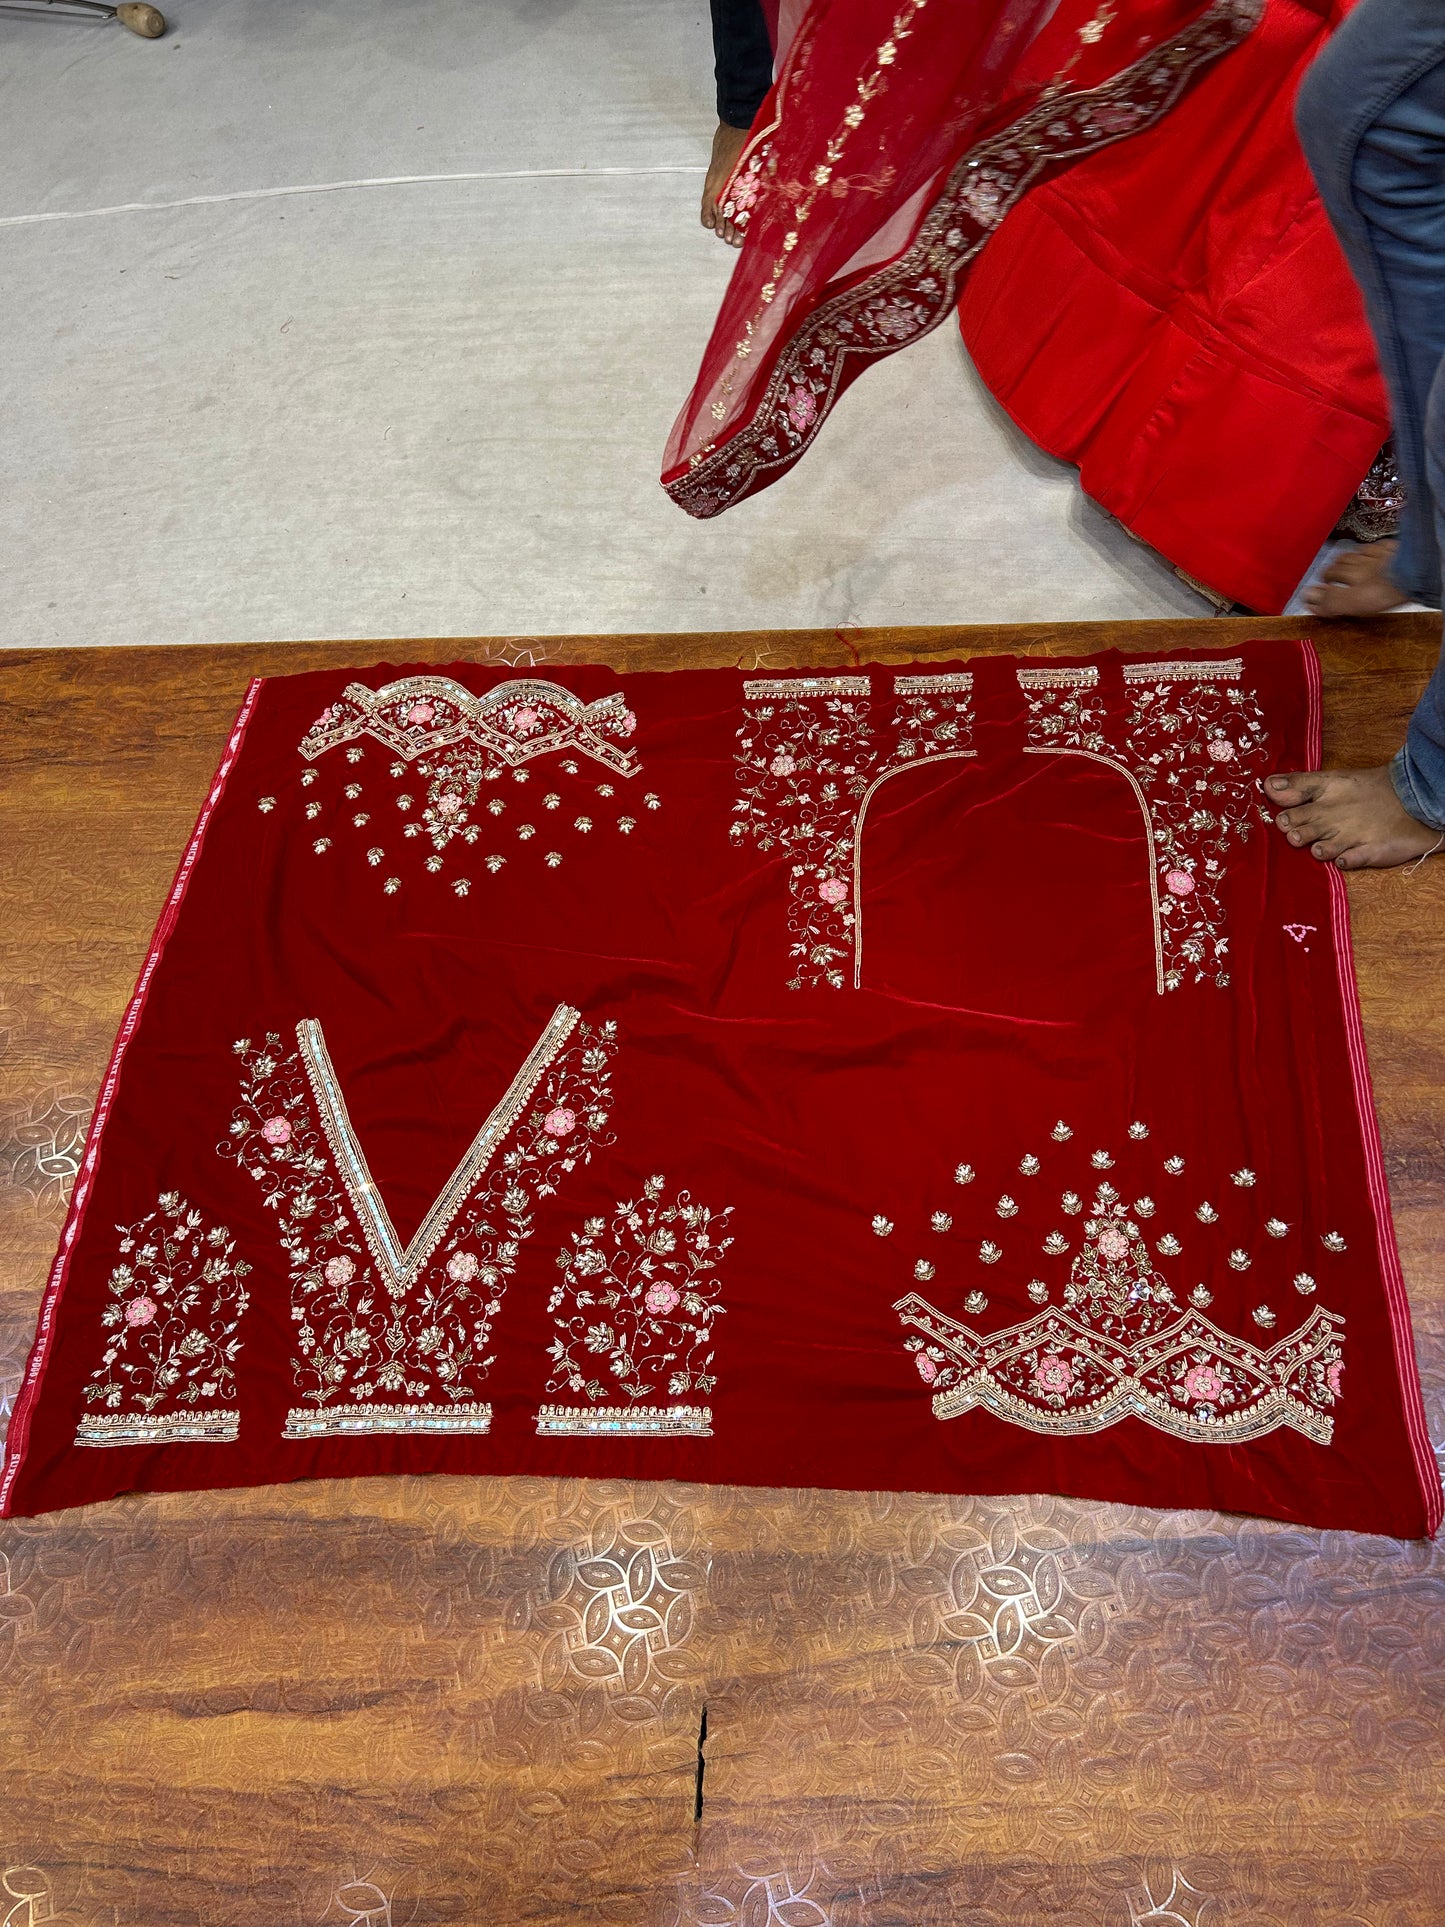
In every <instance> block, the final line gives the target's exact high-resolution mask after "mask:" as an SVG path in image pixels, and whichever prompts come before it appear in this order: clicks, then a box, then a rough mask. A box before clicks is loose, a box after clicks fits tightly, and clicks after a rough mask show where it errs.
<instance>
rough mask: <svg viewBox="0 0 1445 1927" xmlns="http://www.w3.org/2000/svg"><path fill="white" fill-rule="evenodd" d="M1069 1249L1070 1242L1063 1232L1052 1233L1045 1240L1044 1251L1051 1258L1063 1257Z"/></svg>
mask: <svg viewBox="0 0 1445 1927" xmlns="http://www.w3.org/2000/svg"><path fill="white" fill-rule="evenodd" d="M1068 1248H1069V1241H1068V1239H1067V1238H1066V1237H1065V1236H1064V1234H1063V1232H1062V1231H1051V1232H1050V1233H1049V1235H1048V1237H1047V1238H1045V1239H1044V1250H1045V1251H1047V1252H1048V1254H1049V1256H1050V1257H1051V1258H1059V1257H1062V1256H1063V1254H1064V1253H1065V1252H1066V1251H1067V1250H1068Z"/></svg>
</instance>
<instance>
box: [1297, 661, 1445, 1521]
mask: <svg viewBox="0 0 1445 1927" xmlns="http://www.w3.org/2000/svg"><path fill="white" fill-rule="evenodd" d="M1300 649H1301V651H1302V653H1303V656H1304V664H1305V680H1306V683H1307V686H1308V689H1309V719H1308V732H1309V741H1308V745H1307V747H1308V752H1309V755H1308V762H1307V765H1306V767H1307V768H1309V769H1318V768H1319V767H1320V761H1321V757H1322V754H1323V730H1322V727H1321V724H1322V704H1321V700H1320V663H1319V657H1318V656H1317V655H1316V654H1315V650H1314V645H1313V643H1310V642H1302V643H1301V644H1300ZM1325 867H1326V869H1327V871H1328V873H1329V883H1330V936H1331V939H1332V941H1333V944H1334V952H1335V970H1336V974H1337V975H1338V978H1339V984H1340V1005H1341V1008H1342V1009H1343V1011H1344V1018H1345V1040H1346V1044H1347V1046H1348V1048H1349V1053H1350V1072H1351V1075H1352V1077H1353V1078H1354V1085H1355V1114H1356V1116H1357V1117H1358V1119H1359V1124H1360V1142H1361V1144H1362V1146H1363V1147H1364V1153H1365V1176H1366V1180H1367V1182H1368V1184H1369V1187H1370V1203H1371V1206H1372V1207H1373V1210H1374V1213H1375V1240H1376V1245H1377V1248H1378V1250H1379V1254H1380V1274H1381V1276H1382V1277H1383V1279H1384V1281H1385V1303H1386V1305H1387V1306H1388V1308H1389V1313H1390V1337H1391V1339H1392V1341H1393V1343H1394V1347H1395V1375H1396V1377H1397V1378H1398V1379H1399V1382H1400V1396H1401V1401H1402V1404H1403V1407H1404V1412H1405V1430H1406V1432H1407V1433H1408V1434H1409V1438H1410V1450H1411V1451H1412V1453H1413V1454H1414V1458H1415V1474H1416V1477H1417V1478H1418V1479H1419V1481H1420V1496H1421V1498H1422V1499H1423V1500H1424V1504H1425V1524H1426V1529H1427V1530H1428V1531H1429V1532H1430V1533H1431V1534H1433V1533H1434V1532H1435V1531H1436V1530H1437V1529H1438V1527H1439V1525H1440V1520H1441V1516H1442V1512H1445V1493H1442V1491H1441V1486H1440V1468H1439V1466H1438V1465H1437V1463H1436V1460H1435V1453H1434V1451H1433V1449H1432V1447H1431V1444H1430V1432H1429V1428H1428V1426H1427V1425H1426V1423H1425V1400H1424V1396H1423V1395H1422V1393H1421V1390H1420V1369H1419V1366H1418V1364H1417V1363H1416V1359H1415V1332H1414V1327H1413V1326H1412V1325H1411V1323H1410V1300H1409V1298H1408V1297H1407V1295H1406V1292H1405V1274H1404V1271H1403V1269H1402V1268H1401V1265H1400V1252H1399V1248H1398V1246H1397V1245H1396V1243H1395V1220H1394V1217H1393V1215H1392V1214H1391V1210H1390V1187H1389V1185H1388V1184H1387V1183H1386V1181H1385V1159H1384V1155H1383V1153H1382V1151H1381V1149H1380V1126H1379V1120H1378V1118H1377V1117H1376V1114H1375V1093H1374V1088H1373V1086H1372V1085H1371V1082H1370V1062H1369V1059H1368V1058H1367V1057H1366V1055H1365V1032H1364V1026H1363V1024H1362V1023H1361V1020H1360V993H1359V987H1358V985H1357V984H1356V982H1355V951H1354V944H1353V942H1352V940H1351V937H1350V897H1349V892H1348V890H1347V889H1346V888H1345V879H1344V877H1343V876H1342V875H1341V874H1340V872H1339V871H1338V870H1337V869H1336V868H1335V866H1334V864H1333V863H1330V864H1327V865H1326V866H1325Z"/></svg>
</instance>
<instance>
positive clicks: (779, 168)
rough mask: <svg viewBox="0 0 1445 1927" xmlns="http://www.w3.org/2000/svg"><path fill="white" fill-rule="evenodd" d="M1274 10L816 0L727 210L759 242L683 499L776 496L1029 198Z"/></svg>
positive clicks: (746, 250)
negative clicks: (839, 408)
mask: <svg viewBox="0 0 1445 1927" xmlns="http://www.w3.org/2000/svg"><path fill="white" fill-rule="evenodd" d="M786 11H789V10H788V9H785V12H786ZM1262 11H1263V0H1213V4H1212V5H1210V6H1208V7H1206V8H1204V9H1202V10H1201V9H1200V8H1199V6H1198V5H1197V4H1185V3H1184V0H1121V3H1120V4H1117V5H1115V4H1112V0H1102V4H1096V0H1058V4H1056V5H1054V4H1051V0H971V4H969V5H967V6H959V5H957V4H953V5H949V4H946V3H945V0H886V3H885V0H815V4H814V5H813V6H811V7H810V8H809V9H808V10H807V12H806V14H805V16H804V18H803V19H802V22H801V24H800V25H799V27H798V30H797V32H796V34H795V35H794V36H793V38H792V41H791V44H790V45H788V48H787V52H786V54H785V55H784V58H783V63H782V68H781V71H780V74H779V78H778V82H777V85H776V86H775V88H774V90H773V93H772V94H771V95H770V96H769V99H768V101H767V102H766V103H765V104H764V107H763V110H762V112H761V113H760V115H759V119H758V131H757V132H756V133H755V134H754V136H753V138H752V139H751V141H750V142H749V144H748V147H747V148H746V150H745V151H744V154H743V158H742V160H741V162H740V163H739V166H738V168H737V171H736V172H735V174H734V175H733V178H732V180H731V181H730V182H729V184H728V187H727V190H726V191H725V193H724V196H723V211H724V212H725V213H726V214H727V216H728V218H729V219H730V220H732V221H733V222H734V223H735V224H736V225H737V226H738V227H739V228H740V229H742V230H743V232H744V234H745V236H746V240H745V244H744V247H743V250H742V253H741V254H740V256H739V258H738V263H737V267H736V268H735V270H734V272H733V276H732V279H731V281H730V282H729V284H728V291H727V294H726V296H725V297H724V300H723V305H722V308H721V311H720V312H719V315H718V319H717V323H716V325H715V326H714V329H713V333H712V338H711V340H710V341H709V343H708V346H707V351H706V353H705V355H704V357H703V362H702V367H701V369H700V370H699V373H698V378H697V382H696V384H695V386H694V388H693V390H692V393H691V394H690V395H689V396H688V399H687V402H686V404H685V406H684V407H683V410H682V412H681V414H680V415H679V416H678V419H677V422H676V424H675V425H674V428H673V432H672V436H671V439H670V440H669V443H668V447H667V454H666V458H665V465H664V470H663V476H662V482H663V487H664V488H665V489H666V490H667V493H668V494H669V495H670V496H671V497H672V499H673V500H674V501H675V502H676V503H677V504H678V505H679V507H681V508H684V509H686V511H687V512H688V514H689V515H693V516H697V517H700V518H706V517H708V516H712V515H718V514H720V513H721V512H722V511H723V510H724V509H726V508H729V507H731V506H732V504H733V503H734V502H739V501H742V500H743V498H744V497H745V496H748V495H752V494H754V493H756V491H757V490H758V489H761V488H766V487H767V486H768V484H769V483H770V482H772V481H775V480H776V479H777V477H778V476H779V475H781V474H782V473H783V472H784V470H786V469H788V468H790V467H791V466H792V464H793V463H794V462H796V461H797V460H798V458H799V457H800V456H801V455H802V454H804V453H805V451H806V450H807V449H808V448H809V447H810V446H811V444H812V442H813V439H814V437H815V436H816V435H817V433H818V431H819V429H820V428H821V427H822V424H823V422H824V420H825V419H826V417H827V415H828V412H829V410H830V409H831V408H832V407H833V405H834V403H835V402H836V401H837V399H838V397H839V396H840V395H841V394H842V393H843V391H844V390H845V389H846V388H847V387H848V386H849V384H850V383H851V382H853V381H855V380H856V379H857V377H858V376H859V375H860V374H861V373H862V372H863V369H864V368H865V367H867V366H868V364H869V363H870V362H871V361H876V360H878V359H879V358H880V357H882V356H884V355H891V354H893V353H895V352H896V350H898V349H899V348H903V347H906V346H907V345H908V344H909V342H912V341H917V340H918V339H919V338H920V337H921V336H922V335H925V334H927V333H928V332H929V331H930V330H931V329H933V328H935V327H937V326H938V324H939V322H940V321H942V320H943V319H944V318H945V316H947V315H948V314H950V313H951V312H952V311H953V308H954V306H955V303H956V301H957V298H958V290H959V284H960V281H961V279H962V277H963V276H964V275H965V274H966V273H967V271H968V266H969V263H970V262H971V261H972V260H973V258H974V257H975V255H976V254H977V253H978V251H979V249H980V248H981V247H982V246H983V244H984V242H985V241H986V240H987V239H988V236H989V235H990V234H991V233H992V232H993V230H994V229H995V228H996V227H997V226H998V225H999V223H1000V222H1001V221H1002V220H1003V218H1004V215H1005V214H1006V213H1007V212H1008V210H1009V208H1010V207H1012V206H1013V205H1014V203H1015V202H1016V201H1017V200H1018V199H1019V197H1020V196H1021V195H1022V194H1023V193H1024V192H1025V191H1026V189H1028V188H1029V187H1031V186H1032V185H1034V183H1036V182H1037V181H1039V180H1041V179H1043V178H1045V177H1046V176H1047V175H1049V174H1051V173H1054V172H1057V171H1058V170H1059V169H1061V168H1064V167H1067V166H1068V165H1069V164H1070V163H1071V162H1073V161H1075V160H1078V159H1080V158H1081V157H1082V156H1083V155H1086V154H1090V153H1093V152H1095V151H1097V150H1098V149H1099V148H1101V147H1105V146H1108V145H1110V144H1111V143H1113V142H1114V141H1118V140H1123V139H1125V138H1127V136H1129V135H1130V134H1133V133H1137V132H1138V131H1139V130H1140V129H1142V128H1145V127H1148V126H1150V125H1152V124H1153V123H1154V122H1156V121H1157V120H1158V119H1159V118H1160V117H1161V115H1163V114H1165V113H1167V112H1168V110H1169V109H1170V108H1171V107H1172V106H1173V105H1174V103H1175V102H1176V101H1177V100H1178V99H1179V98H1180V96H1181V94H1182V93H1183V92H1184V91H1185V90H1186V89H1187V88H1188V87H1189V85H1190V84H1191V82H1192V81H1193V80H1194V79H1195V78H1196V77H1197V76H1198V75H1199V74H1200V73H1202V72H1203V71H1204V70H1205V69H1206V68H1207V67H1208V66H1209V65H1211V63H1212V62H1214V61H1215V60H1217V59H1219V58H1220V56H1221V55H1223V54H1225V53H1227V52H1229V50H1230V49H1231V48H1232V47H1234V46H1236V45H1238V43H1239V42H1240V41H1241V40H1242V39H1243V38H1244V37H1245V36H1246V35H1247V34H1248V33H1249V32H1250V31H1251V29H1252V28H1253V27H1254V26H1255V24H1256V23H1257V21H1258V20H1259V18H1260V15H1261V13H1262ZM783 25H784V29H785V32H784V38H785V40H786V27H787V25H788V22H787V21H786V20H785V21H784V23H783Z"/></svg>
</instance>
